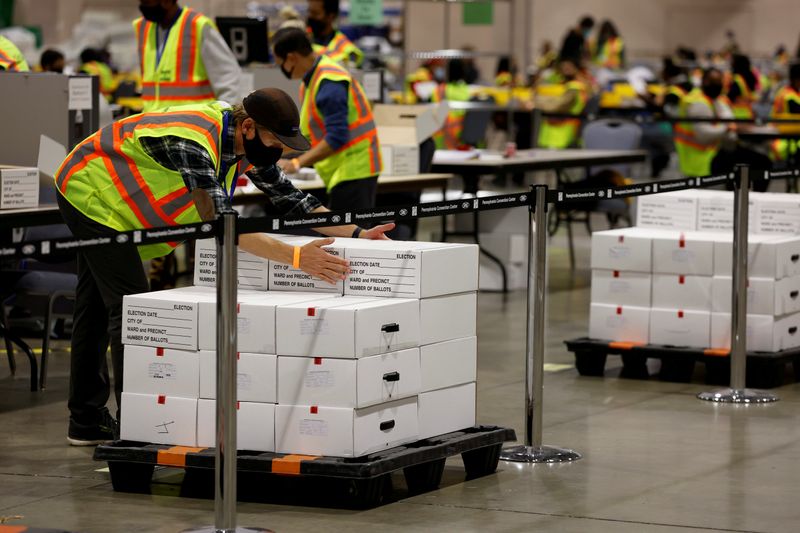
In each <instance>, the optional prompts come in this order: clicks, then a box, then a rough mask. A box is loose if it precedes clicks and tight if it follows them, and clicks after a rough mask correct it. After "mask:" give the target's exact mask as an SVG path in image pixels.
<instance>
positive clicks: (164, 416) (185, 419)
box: [120, 392, 197, 446]
mask: <svg viewBox="0 0 800 533" xmlns="http://www.w3.org/2000/svg"><path fill="white" fill-rule="evenodd" d="M122 413H123V416H122V423H121V427H120V437H121V438H122V440H130V441H136V442H148V443H152V444H173V445H176V446H197V399H190V398H177V397H172V396H164V395H157V394H135V393H132V392H123V393H122Z"/></svg>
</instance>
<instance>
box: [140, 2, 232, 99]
mask: <svg viewBox="0 0 800 533" xmlns="http://www.w3.org/2000/svg"><path fill="white" fill-rule="evenodd" d="M139 9H140V10H141V12H142V17H141V18H138V19H136V20H135V21H134V22H133V27H134V30H135V31H136V38H137V49H138V51H139V64H140V67H141V76H142V103H143V110H144V111H153V110H156V109H159V108H164V107H167V106H174V105H182V104H200V103H209V102H213V101H215V100H222V101H225V102H237V101H238V100H239V94H240V93H239V91H240V78H241V76H242V70H241V68H239V64H238V63H237V61H236V58H235V57H234V55H233V52H231V50H230V48H229V47H228V45H227V44H226V43H225V40H224V39H223V38H222V35H220V33H219V31H218V30H217V28H216V26H215V25H214V23H213V22H212V21H211V19H210V18H208V17H206V16H205V15H203V14H201V13H198V12H197V11H194V10H193V9H190V8H188V7H183V8H182V7H179V6H178V3H177V0H140V2H139Z"/></svg>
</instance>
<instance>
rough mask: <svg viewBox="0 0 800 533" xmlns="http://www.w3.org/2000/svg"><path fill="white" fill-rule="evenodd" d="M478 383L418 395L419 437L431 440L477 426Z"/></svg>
mask: <svg viewBox="0 0 800 533" xmlns="http://www.w3.org/2000/svg"><path fill="white" fill-rule="evenodd" d="M475 400H476V396H475V383H466V384H464V385H457V386H455V387H450V388H447V389H440V390H435V391H430V392H423V393H422V394H420V395H419V437H420V438H421V439H428V438H430V437H435V436H437V435H444V434H445V433H452V432H453V431H458V430H460V429H466V428H471V427H473V426H474V425H475Z"/></svg>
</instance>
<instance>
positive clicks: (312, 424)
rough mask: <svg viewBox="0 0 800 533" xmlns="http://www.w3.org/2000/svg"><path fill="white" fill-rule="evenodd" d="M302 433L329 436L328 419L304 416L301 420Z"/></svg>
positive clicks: (313, 435)
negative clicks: (313, 418)
mask: <svg viewBox="0 0 800 533" xmlns="http://www.w3.org/2000/svg"><path fill="white" fill-rule="evenodd" d="M300 434H301V435H310V436H312V437H327V436H328V422H327V421H326V420H312V419H310V418H304V419H302V420H301V421H300Z"/></svg>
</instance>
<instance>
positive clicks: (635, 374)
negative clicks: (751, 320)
mask: <svg viewBox="0 0 800 533" xmlns="http://www.w3.org/2000/svg"><path fill="white" fill-rule="evenodd" d="M565 344H566V345H567V349H568V350H569V351H571V352H573V353H574V354H575V367H576V368H577V369H578V373H579V374H580V375H582V376H603V375H604V374H605V366H606V358H607V357H608V356H609V355H620V356H622V371H621V373H620V377H624V378H633V379H649V378H650V371H649V370H648V368H647V360H648V359H659V360H660V361H661V371H660V373H659V375H658V377H659V379H661V380H662V381H673V382H681V383H688V382H689V381H691V379H692V374H693V373H694V367H695V364H696V363H703V364H705V367H706V368H705V370H706V374H705V375H706V383H708V384H710V385H723V386H724V385H728V383H729V380H730V368H731V363H730V353H729V352H728V351H724V350H714V349H707V350H701V349H697V348H680V347H675V346H662V345H657V344H633V343H625V342H608V341H601V340H596V339H590V338H588V337H581V338H578V339H573V340H569V341H565ZM787 363H791V364H792V367H793V370H794V379H795V381H800V348H793V349H790V350H783V351H780V352H748V354H747V378H746V383H747V386H748V387H752V388H757V389H771V388H774V387H780V386H781V385H783V383H784V380H785V377H786V364H787Z"/></svg>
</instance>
